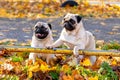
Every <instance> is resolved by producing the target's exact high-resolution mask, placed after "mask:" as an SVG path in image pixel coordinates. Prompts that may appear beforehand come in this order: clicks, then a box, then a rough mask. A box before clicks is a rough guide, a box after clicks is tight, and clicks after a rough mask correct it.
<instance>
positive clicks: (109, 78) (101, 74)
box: [0, 42, 120, 80]
mask: <svg viewBox="0 0 120 80" xmlns="http://www.w3.org/2000/svg"><path fill="white" fill-rule="evenodd" d="M98 46H99V45H98ZM101 49H106V50H109V49H116V50H120V44H119V43H116V42H110V43H106V44H104V45H103V46H101ZM8 54H9V55H8ZM28 56H29V53H27V52H23V53H21V52H19V53H9V52H6V51H0V80H118V79H120V58H119V57H112V56H98V58H97V62H96V63H95V65H93V66H92V65H91V63H90V60H89V59H88V58H87V57H86V58H84V59H83V60H81V61H80V64H78V65H72V63H71V65H70V64H67V63H64V64H61V62H58V63H56V64H53V65H52V66H49V65H48V64H47V63H46V62H44V61H43V60H42V59H39V58H37V59H36V62H35V64H32V61H31V60H28ZM66 56H67V55H64V56H63V57H62V58H61V61H65V60H66V59H67V58H66Z"/></svg>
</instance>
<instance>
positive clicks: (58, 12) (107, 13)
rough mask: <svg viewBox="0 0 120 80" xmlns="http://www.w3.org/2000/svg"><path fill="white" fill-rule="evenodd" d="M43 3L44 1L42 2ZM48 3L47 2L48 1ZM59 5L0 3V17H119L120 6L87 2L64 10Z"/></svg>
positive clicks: (56, 3)
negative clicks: (67, 14) (74, 14)
mask: <svg viewBox="0 0 120 80" xmlns="http://www.w3.org/2000/svg"><path fill="white" fill-rule="evenodd" d="M43 1H44V0H43ZM48 1H49V0H48ZM60 5H61V4H60V3H58V2H55V1H54V0H53V1H50V2H35V1H34V2H29V0H28V1H27V0H26V1H20V0H19V1H10V0H6V1H0V11H1V15H0V17H8V18H32V19H36V18H46V17H60V16H63V15H64V14H66V12H72V13H78V14H80V15H82V16H87V17H96V18H98V17H104V18H108V17H120V6H118V5H110V4H104V3H103V2H102V3H101V4H100V5H98V4H97V5H91V4H89V3H88V2H87V1H82V2H80V3H79V5H78V6H75V7H69V6H66V7H65V8H62V7H60Z"/></svg>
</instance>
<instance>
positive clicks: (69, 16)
mask: <svg viewBox="0 0 120 80" xmlns="http://www.w3.org/2000/svg"><path fill="white" fill-rule="evenodd" d="M75 16H76V14H71V13H68V14H66V15H65V17H64V21H68V20H70V19H73V20H75V21H77V20H76V17H75Z"/></svg>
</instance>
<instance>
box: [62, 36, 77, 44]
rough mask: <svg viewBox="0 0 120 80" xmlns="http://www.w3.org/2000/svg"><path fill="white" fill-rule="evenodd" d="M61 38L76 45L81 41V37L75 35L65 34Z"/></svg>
mask: <svg viewBox="0 0 120 80" xmlns="http://www.w3.org/2000/svg"><path fill="white" fill-rule="evenodd" d="M61 39H62V41H63V42H64V43H66V44H68V45H76V44H77V43H78V42H79V39H77V38H76V36H74V35H67V34H64V35H62V36H61Z"/></svg>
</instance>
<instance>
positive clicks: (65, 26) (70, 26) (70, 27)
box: [63, 22, 75, 31]
mask: <svg viewBox="0 0 120 80" xmlns="http://www.w3.org/2000/svg"><path fill="white" fill-rule="evenodd" d="M63 27H64V28H65V29H66V30H69V31H72V30H74V29H75V26H74V25H73V24H71V23H70V22H65V23H64V25H63Z"/></svg>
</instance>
